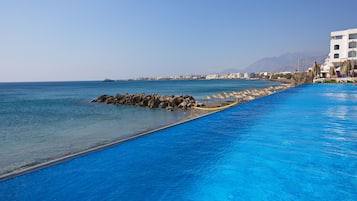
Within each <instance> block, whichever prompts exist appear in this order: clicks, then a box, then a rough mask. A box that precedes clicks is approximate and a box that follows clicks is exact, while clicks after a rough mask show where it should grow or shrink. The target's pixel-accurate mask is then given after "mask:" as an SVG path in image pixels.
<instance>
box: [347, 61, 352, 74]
mask: <svg viewBox="0 0 357 201" xmlns="http://www.w3.org/2000/svg"><path fill="white" fill-rule="evenodd" d="M346 65H347V73H350V75H351V76H353V68H352V64H351V60H347V61H346Z"/></svg>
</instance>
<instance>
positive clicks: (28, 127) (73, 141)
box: [0, 80, 278, 174]
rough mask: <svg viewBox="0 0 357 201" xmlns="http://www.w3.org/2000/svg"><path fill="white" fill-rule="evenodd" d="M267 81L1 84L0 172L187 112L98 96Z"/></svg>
mask: <svg viewBox="0 0 357 201" xmlns="http://www.w3.org/2000/svg"><path fill="white" fill-rule="evenodd" d="M275 84H278V83H272V82H268V81H262V80H257V81H248V80H210V81H208V80H191V81H190V80H187V81H118V82H99V81H97V82H41V83H0V159H1V160H0V174H3V173H6V172H11V171H13V170H15V169H19V168H22V167H26V166H31V165H34V164H38V163H42V162H45V161H48V160H50V159H55V158H58V157H61V156H64V155H68V154H71V153H77V152H79V151H82V150H84V149H88V148H90V147H95V146H98V145H101V144H106V143H110V142H112V141H116V140H120V139H124V138H127V137H129V136H132V135H134V134H137V133H141V132H145V131H148V130H152V129H154V128H157V127H160V126H163V125H167V124H169V123H172V122H175V121H177V120H179V119H181V118H183V117H185V116H186V115H187V112H186V111H175V112H168V111H166V110H162V109H149V108H141V107H134V106H113V105H105V104H98V103H91V100H92V99H94V98H96V97H98V96H100V95H102V94H109V95H115V94H116V93H121V94H125V93H146V94H152V93H157V94H162V95H193V96H194V97H195V98H196V99H199V100H202V98H203V96H205V95H211V94H214V93H219V92H223V91H227V92H229V91H236V90H244V89H247V88H263V87H266V86H269V85H275Z"/></svg>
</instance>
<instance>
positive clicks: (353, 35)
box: [348, 34, 357, 39]
mask: <svg viewBox="0 0 357 201" xmlns="http://www.w3.org/2000/svg"><path fill="white" fill-rule="evenodd" d="M348 38H349V39H357V34H350V35H349V37H348Z"/></svg>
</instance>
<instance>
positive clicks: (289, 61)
mask: <svg viewBox="0 0 357 201" xmlns="http://www.w3.org/2000/svg"><path fill="white" fill-rule="evenodd" d="M326 57H327V53H319V52H297V53H286V54H283V55H281V56H278V57H265V58H263V59H260V60H258V61H256V62H254V63H253V64H251V65H249V66H248V67H246V68H245V69H244V71H245V72H284V71H295V70H300V71H305V70H307V69H308V68H309V67H311V66H312V63H313V62H314V61H317V63H319V64H322V63H323V62H324V60H325V58H326ZM298 64H300V65H298ZM298 66H300V67H299V69H298Z"/></svg>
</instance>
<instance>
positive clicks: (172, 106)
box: [92, 94, 204, 111]
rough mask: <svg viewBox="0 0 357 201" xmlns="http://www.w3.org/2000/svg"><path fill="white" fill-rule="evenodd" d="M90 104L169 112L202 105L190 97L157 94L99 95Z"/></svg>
mask: <svg viewBox="0 0 357 201" xmlns="http://www.w3.org/2000/svg"><path fill="white" fill-rule="evenodd" d="M92 102H97V103H106V104H114V105H134V106H140V107H149V108H164V109H167V110H170V111H173V110H177V109H183V110H187V109H189V108H191V107H202V106H203V105H204V104H203V103H200V102H198V101H196V100H195V98H194V97H192V96H177V95H176V96H175V95H171V96H168V95H158V94H151V95H145V94H116V95H115V96H110V95H101V96H99V97H98V98H96V99H94V100H92Z"/></svg>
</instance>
